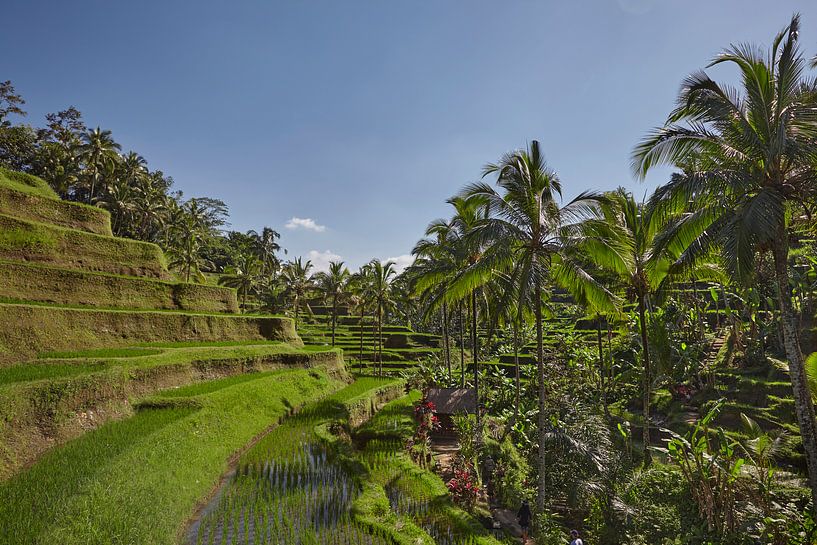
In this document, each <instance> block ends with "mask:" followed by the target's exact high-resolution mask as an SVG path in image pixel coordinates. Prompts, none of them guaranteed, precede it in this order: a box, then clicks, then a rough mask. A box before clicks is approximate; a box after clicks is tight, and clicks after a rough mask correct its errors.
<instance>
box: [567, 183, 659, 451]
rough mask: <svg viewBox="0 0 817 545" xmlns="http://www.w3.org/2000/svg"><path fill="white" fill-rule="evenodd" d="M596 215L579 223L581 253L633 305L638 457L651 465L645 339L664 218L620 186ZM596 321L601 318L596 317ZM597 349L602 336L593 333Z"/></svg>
mask: <svg viewBox="0 0 817 545" xmlns="http://www.w3.org/2000/svg"><path fill="white" fill-rule="evenodd" d="M597 211H598V213H597V214H596V215H594V216H593V217H591V218H588V219H587V220H586V221H585V222H584V223H583V235H584V238H583V239H582V240H581V242H579V247H580V249H581V253H582V254H583V255H584V256H585V257H586V258H587V259H588V260H589V261H590V262H591V263H592V264H593V265H595V266H596V267H597V268H598V269H600V270H601V271H603V272H604V273H606V274H607V275H608V277H611V278H609V280H612V281H613V282H614V283H615V284H616V285H617V286H620V287H622V288H623V289H624V291H625V293H626V295H627V299H629V300H630V301H633V302H635V303H636V304H637V307H638V321H639V327H640V332H641V355H642V403H643V412H642V415H643V420H644V423H643V430H642V441H643V455H644V463H645V464H649V462H650V451H649V448H650V404H651V397H652V376H651V369H652V365H651V362H650V343H649V337H648V335H647V331H648V323H647V320H648V314H649V309H650V307H651V304H652V303H651V297H652V296H653V295H654V294H655V292H656V291H657V290H658V288H659V286H660V285H661V283H662V282H663V281H664V279H665V278H666V276H667V272H668V269H669V260H668V258H667V256H666V254H665V253H664V252H661V251H658V249H657V248H656V237H657V236H658V235H659V234H660V232H661V229H662V228H663V226H664V225H665V223H666V220H667V214H661V213H655V209H654V207H653V206H650V205H649V204H646V205H645V204H642V203H639V202H637V201H636V200H635V198H634V197H633V194H632V193H631V192H629V191H627V190H625V189H624V188H619V189H617V190H616V191H613V192H610V193H607V194H606V195H604V198H603V199H600V200H599V201H598V208H597ZM599 319H600V318H599ZM598 342H599V346H601V333H600V330H599V335H598Z"/></svg>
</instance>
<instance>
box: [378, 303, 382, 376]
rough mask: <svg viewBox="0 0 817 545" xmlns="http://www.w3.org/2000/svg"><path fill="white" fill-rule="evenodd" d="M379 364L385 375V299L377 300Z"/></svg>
mask: <svg viewBox="0 0 817 545" xmlns="http://www.w3.org/2000/svg"><path fill="white" fill-rule="evenodd" d="M377 366H378V368H379V369H380V376H381V377H382V376H383V299H382V298H378V300H377Z"/></svg>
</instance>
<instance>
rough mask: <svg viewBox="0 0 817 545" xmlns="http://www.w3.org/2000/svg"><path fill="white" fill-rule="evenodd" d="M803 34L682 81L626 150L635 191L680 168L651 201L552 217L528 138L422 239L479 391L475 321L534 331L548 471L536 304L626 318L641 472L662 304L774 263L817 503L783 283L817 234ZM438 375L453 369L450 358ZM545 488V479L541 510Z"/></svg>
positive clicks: (811, 102) (812, 123)
mask: <svg viewBox="0 0 817 545" xmlns="http://www.w3.org/2000/svg"><path fill="white" fill-rule="evenodd" d="M798 31H799V17H798V16H795V17H794V18H793V19H792V21H791V23H790V24H789V25H788V26H787V27H786V28H785V29H784V30H783V31H782V32H780V33H779V34H778V35H777V36H776V37H775V40H774V42H773V45H772V46H771V49H770V51H767V52H766V51H761V50H759V49H757V48H754V47H752V46H746V45H742V46H733V47H730V48H729V49H727V50H725V51H724V52H723V53H722V54H720V55H718V56H717V57H716V58H715V60H714V61H713V62H712V64H711V65H710V66H714V65H719V64H722V63H730V64H733V65H735V66H736V67H737V68H738V70H739V71H740V74H741V88H740V90H736V89H732V88H730V87H727V86H723V85H720V84H718V83H717V82H715V81H713V80H712V79H710V77H709V76H708V75H707V74H706V73H705V72H699V73H695V74H693V75H691V76H689V77H688V78H687V79H686V80H685V81H684V83H683V87H682V90H681V92H680V94H679V97H678V103H677V107H676V108H675V109H674V110H673V111H672V112H671V113H670V115H669V116H668V119H667V121H666V123H665V124H664V125H662V126H661V127H660V128H659V129H657V130H655V131H654V132H652V133H651V134H649V135H648V136H647V137H646V138H645V139H644V140H643V141H642V142H641V143H639V144H638V145H637V147H636V148H635V150H634V152H633V156H632V164H633V171H634V173H635V174H636V176H637V177H639V178H643V177H644V176H645V175H646V174H647V173H648V172H649V171H650V170H651V169H652V168H653V167H655V166H657V165H662V164H663V165H670V166H673V167H675V168H676V169H677V172H676V173H675V174H673V175H672V178H671V180H670V181H669V182H668V183H667V184H665V185H663V186H661V187H659V188H658V189H656V191H655V192H654V193H653V195H652V196H651V197H649V198H648V199H646V200H645V201H644V202H639V201H638V200H636V199H635V198H634V197H633V195H632V194H631V193H630V192H629V191H626V190H624V189H618V190H616V191H613V192H609V193H593V192H585V193H582V194H580V195H579V196H578V197H576V198H575V199H573V200H571V201H570V202H569V203H567V204H566V205H564V206H562V205H560V204H559V201H560V197H561V190H562V186H561V182H560V180H559V177H558V176H557V174H556V173H555V172H554V171H553V170H552V169H550V168H549V167H548V166H547V164H546V163H545V160H544V157H543V153H542V150H541V149H540V146H539V143H538V142H536V141H533V142H531V143H530V144H529V145H528V147H527V149H523V150H518V151H513V152H511V153H508V154H506V155H505V156H503V157H501V158H500V160H499V161H498V162H496V163H491V164H488V165H487V166H486V167H485V168H484V170H483V178H486V177H493V178H494V179H495V182H496V183H495V184H493V185H492V184H488V183H485V182H479V183H474V184H471V185H468V186H467V187H465V188H464V189H463V190H462V192H461V193H460V194H459V195H457V196H456V197H454V198H452V199H450V200H449V203H450V204H451V205H452V206H453V207H454V215H453V216H452V218H451V219H450V220H447V221H446V220H437V221H435V222H433V223H431V225H430V226H429V227H428V230H427V232H426V236H427V238H425V239H423V240H421V241H420V242H419V243H418V244H417V246H416V247H415V249H414V254H415V255H416V257H417V260H416V262H415V264H414V266H413V267H411V269H410V275H411V276H412V277H413V281H414V286H415V288H416V291H417V293H418V294H419V296H420V298H421V301H422V302H423V303H424V308H426V309H427V312H429V313H439V312H441V313H442V321H443V335H444V337H445V338H446V339H447V336H448V331H447V327H448V323H449V320H450V315H451V309H452V308H454V309H456V312H457V313H462V312H463V310H462V309H463V307H465V309H466V311H467V312H470V313H471V318H470V321H471V328H470V329H471V340H470V347H469V348H470V350H471V353H472V357H473V364H474V371H475V374H474V387H475V388H477V392H478V393H479V389H478V388H479V384H478V376H479V375H478V373H477V367H478V363H479V357H480V356H479V354H480V347H479V335H478V333H479V331H480V330H479V325H480V322H479V321H478V313H479V312H483V313H485V314H487V316H485V317H484V318H483V320H482V324H496V323H501V324H504V325H505V326H509V327H512V328H513V329H514V331H518V328H519V324H520V322H522V321H524V320H529V319H532V320H533V321H534V323H535V328H536V361H537V376H536V384H537V387H538V396H539V421H538V428H539V461H540V463H541V464H544V462H545V449H546V444H545V439H544V438H545V433H546V431H547V427H548V423H547V421H546V419H545V411H544V405H545V402H546V399H547V395H548V372H547V366H546V364H547V362H548V356H547V355H546V353H545V346H544V343H543V328H542V322H543V307H544V305H545V304H546V302H547V300H548V297H549V294H550V293H551V290H552V288H553V287H558V288H559V289H564V290H567V291H568V292H569V293H570V294H571V295H572V296H573V298H574V300H575V301H576V302H578V303H580V304H583V305H585V306H586V307H587V308H588V310H589V312H591V313H592V314H595V315H597V316H607V317H609V319H611V320H612V319H615V318H616V317H617V316H619V315H622V314H623V313H624V312H625V309H626V308H629V307H630V306H632V305H635V307H636V309H637V321H638V324H639V328H640V335H641V341H642V342H641V345H642V346H641V360H642V370H643V372H642V388H643V411H644V414H643V421H644V422H643V426H642V428H643V444H644V458H645V461H647V462H648V461H649V451H648V450H647V448H648V446H649V443H650V435H649V428H650V405H651V403H650V400H651V384H652V380H651V369H652V365H651V361H650V343H649V338H648V334H647V328H648V322H649V319H650V314H651V312H652V311H653V310H654V309H655V307H656V306H657V305H660V301H661V299H660V294H661V291H662V290H665V289H666V288H667V287H668V286H669V285H671V284H672V283H678V282H689V281H694V280H702V279H721V280H722V279H723V278H725V277H728V278H729V279H730V280H731V281H732V282H734V283H735V284H736V285H737V286H741V285H744V286H745V285H747V284H749V283H751V282H752V280H753V278H754V274H755V261H756V259H757V256H759V255H768V254H771V256H772V259H773V262H774V265H775V269H774V271H775V273H774V274H775V278H776V288H777V289H776V293H777V298H776V299H777V305H778V311H779V316H780V319H781V324H782V335H783V340H784V345H785V352H786V357H787V359H788V363H789V374H790V376H791V382H792V386H793V391H794V400H795V406H796V413H797V419H798V423H799V427H800V431H801V435H802V439H803V448H804V450H805V452H806V457H807V461H808V467H809V474H810V478H809V482H810V486H811V489H812V495H813V497H814V498H815V499H817V421H815V413H814V407H813V404H812V399H811V396H810V395H809V392H808V389H807V379H806V374H805V371H804V358H803V354H802V351H801V345H800V338H799V327H798V324H799V322H798V316H797V313H796V311H795V308H794V307H793V305H792V288H791V284H790V259H789V246H790V238H791V237H792V228H793V226H794V225H795V224H797V223H801V224H802V223H803V222H807V223H809V224H810V218H811V217H812V214H813V211H814V210H815V206H817V84H815V81H814V79H813V78H811V77H809V76H808V75H807V74H806V70H807V64H806V61H805V60H804V59H803V56H802V54H801V52H800V50H799V48H798V44H797V41H798ZM460 323H462V321H460ZM488 327H490V325H488ZM461 338H462V336H461ZM488 338H490V337H488ZM517 352H518V346H517ZM444 357H448V356H444ZM556 357H558V356H557V355H554V354H552V355H550V358H556ZM445 364H446V365H447V367H448V369H450V366H451V362H450V359H449V360H447V361H446V362H445ZM517 381H518V365H517ZM517 384H518V382H517ZM544 475H545V472H544V471H540V472H539V483H538V490H537V503H538V507H539V508H540V509H543V508H544V501H545V481H544Z"/></svg>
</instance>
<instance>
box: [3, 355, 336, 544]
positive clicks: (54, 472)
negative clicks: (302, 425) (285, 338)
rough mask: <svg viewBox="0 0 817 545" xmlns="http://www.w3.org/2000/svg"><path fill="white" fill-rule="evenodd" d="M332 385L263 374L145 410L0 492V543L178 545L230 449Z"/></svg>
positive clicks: (301, 375) (312, 374) (315, 374)
mask: <svg viewBox="0 0 817 545" xmlns="http://www.w3.org/2000/svg"><path fill="white" fill-rule="evenodd" d="M225 380H226V381H228V382H230V381H232V380H233V379H225ZM338 386H339V384H338V383H337V382H335V381H333V380H331V379H329V378H328V377H327V375H326V374H325V373H324V372H322V371H318V370H298V371H289V372H285V373H273V374H260V375H258V376H257V377H255V380H251V381H244V382H241V383H230V384H229V385H228V386H226V387H224V388H220V389H217V390H214V391H211V392H204V391H203V390H201V389H200V390H196V391H195V392H194V393H196V395H197V397H198V399H199V401H200V403H201V408H200V409H198V410H194V409H193V408H190V407H185V408H179V407H176V408H163V409H147V410H143V411H139V412H138V413H137V414H136V415H135V416H134V417H132V418H129V419H127V420H124V421H119V422H113V423H110V424H107V425H105V426H103V427H102V428H101V429H99V430H97V431H94V432H90V433H88V434H86V435H84V436H83V437H81V438H79V439H77V440H75V441H72V442H71V443H69V444H67V445H66V446H64V447H62V448H58V449H55V450H53V451H52V452H50V453H49V454H48V455H46V456H45V457H44V458H43V459H42V460H41V461H40V462H38V463H37V464H35V465H34V466H33V467H32V468H30V469H29V470H27V471H25V472H23V473H21V474H19V475H17V476H15V477H13V478H12V479H10V480H9V481H7V482H5V483H3V484H2V485H0V532H2V533H0V542H2V543H6V544H8V545H17V544H35V543H36V544H40V543H77V544H79V543H82V544H97V543H98V544H111V543H114V544H124V543H128V544H130V543H134V544H136V543H150V544H157V545H160V544H173V543H177V539H178V537H179V536H180V534H181V531H182V529H183V527H184V524H185V521H186V519H187V517H189V516H190V514H191V513H192V511H193V507H194V506H195V504H196V502H197V501H198V500H199V499H200V498H202V497H203V496H205V495H206V494H207V492H208V491H209V490H210V489H211V487H212V486H213V484H214V483H215V482H216V481H217V480H218V478H219V476H220V475H221V474H222V473H223V472H224V471H225V469H226V461H227V459H228V457H229V456H230V455H231V454H232V453H234V452H235V451H236V449H239V448H241V447H242V446H243V445H245V444H247V443H248V442H249V441H250V440H251V439H252V438H253V437H254V436H256V435H257V434H259V433H261V432H262V431H264V429H266V428H267V427H268V426H269V425H270V424H271V423H274V422H275V421H277V420H278V419H280V418H281V417H283V416H284V415H286V414H287V413H288V412H289V410H290V408H291V407H294V406H297V405H300V404H303V403H304V402H306V401H308V400H309V399H314V398H315V397H316V396H321V395H324V394H327V393H330V392H331V391H332V390H335V389H337V387H338Z"/></svg>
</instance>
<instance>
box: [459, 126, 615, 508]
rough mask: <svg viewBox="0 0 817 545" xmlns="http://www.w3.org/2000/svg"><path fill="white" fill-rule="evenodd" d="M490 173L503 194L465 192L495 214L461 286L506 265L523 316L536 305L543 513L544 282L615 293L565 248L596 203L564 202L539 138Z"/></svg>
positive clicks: (482, 227)
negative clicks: (577, 224) (561, 203)
mask: <svg viewBox="0 0 817 545" xmlns="http://www.w3.org/2000/svg"><path fill="white" fill-rule="evenodd" d="M489 175H496V177H497V182H496V183H497V186H498V187H499V189H500V190H501V191H502V193H499V192H497V191H496V190H495V189H494V188H493V187H492V186H490V185H488V184H486V183H484V182H478V183H474V184H471V185H469V186H467V187H466V188H465V190H464V191H463V195H464V196H467V197H468V198H478V199H480V200H482V201H483V202H484V203H485V207H486V209H487V210H488V212H489V214H490V215H489V217H487V218H486V219H485V220H484V221H480V222H479V223H478V224H477V225H475V226H474V228H473V229H472V230H471V232H470V234H469V236H468V238H469V239H470V241H471V244H473V245H474V247H479V248H485V249H486V250H485V252H484V254H483V255H481V256H480V259H479V260H478V261H476V262H475V263H474V264H473V265H471V266H469V267H468V269H467V270H466V271H465V272H464V273H463V274H461V275H460V277H459V279H458V282H457V286H458V287H459V289H469V288H473V287H475V286H476V285H478V284H479V283H483V282H485V281H486V275H489V274H491V271H494V270H497V269H499V270H505V271H507V274H509V276H510V285H511V286H513V288H512V289H513V293H514V294H515V300H516V304H518V305H519V306H520V310H519V312H518V314H519V315H522V314H523V312H522V310H523V309H522V307H523V306H525V305H532V306H533V311H534V316H535V320H536V359H537V379H538V388H539V416H538V429H539V433H538V435H539V443H538V447H539V451H538V459H539V465H540V469H539V482H538V487H537V508H538V509H539V511H540V512H541V511H542V510H543V509H544V507H545V492H546V491H545V484H546V483H545V475H546V472H545V467H544V466H545V463H546V441H545V438H546V430H547V417H546V413H545V401H546V396H547V384H546V377H545V353H544V343H543V333H542V303H543V299H544V289H543V287H544V286H545V285H546V284H547V283H548V281H549V279H555V280H557V281H559V282H560V283H561V284H562V285H564V286H565V287H567V288H569V289H570V290H571V291H573V292H574V293H578V294H581V296H582V299H583V300H587V301H590V302H591V303H593V304H594V305H597V306H598V307H599V308H610V307H612V301H613V300H614V297H613V296H612V294H611V293H610V292H609V291H608V290H606V289H605V288H604V287H603V286H601V285H600V284H598V283H597V282H595V281H594V280H593V278H592V277H591V276H590V275H589V274H588V273H587V272H586V271H584V270H583V269H582V268H581V267H580V266H579V264H578V263H577V262H576V261H575V260H574V259H572V256H571V254H570V253H569V252H567V251H566V244H567V243H568V242H569V237H570V235H571V234H572V232H573V231H575V230H576V229H575V220H579V219H583V218H584V216H585V215H586V214H587V213H589V212H590V211H591V210H592V209H593V205H594V202H593V200H592V199H591V198H589V196H588V195H584V194H582V195H580V196H579V197H577V198H576V199H574V200H573V201H571V202H570V203H568V204H567V205H565V206H564V207H561V208H560V207H559V204H558V203H557V201H556V197H558V196H561V183H560V181H559V178H558V176H557V175H556V172H555V171H553V170H551V169H550V168H549V167H548V166H547V164H546V162H545V159H544V156H543V154H542V152H541V149H540V146H539V142H537V141H535V140H534V141H532V142H531V143H530V145H529V146H528V148H527V149H526V150H517V151H513V152H510V153H507V154H505V155H504V156H503V157H502V158H501V159H500V160H499V162H497V163H495V164H488V165H486V166H485V168H484V169H483V176H489Z"/></svg>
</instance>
